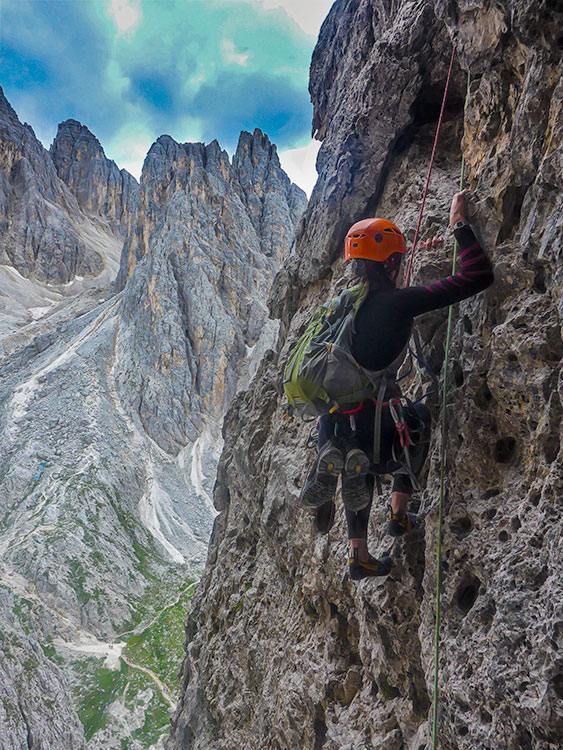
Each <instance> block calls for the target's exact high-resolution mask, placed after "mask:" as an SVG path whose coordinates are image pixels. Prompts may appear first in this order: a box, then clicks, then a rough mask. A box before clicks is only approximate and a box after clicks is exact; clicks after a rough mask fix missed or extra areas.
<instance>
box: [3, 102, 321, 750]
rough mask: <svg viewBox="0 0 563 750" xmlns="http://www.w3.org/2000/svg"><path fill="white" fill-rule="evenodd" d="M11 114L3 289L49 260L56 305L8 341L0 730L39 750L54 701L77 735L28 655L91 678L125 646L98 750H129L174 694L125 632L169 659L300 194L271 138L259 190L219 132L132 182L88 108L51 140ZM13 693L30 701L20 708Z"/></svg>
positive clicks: (40, 666)
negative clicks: (133, 667) (95, 253)
mask: <svg viewBox="0 0 563 750" xmlns="http://www.w3.org/2000/svg"><path fill="white" fill-rule="evenodd" d="M2 111H3V112H4V115H2V114H0V118H1V117H2V116H3V117H4V120H5V121H6V122H7V123H8V125H7V126H6V129H8V127H9V129H10V133H11V134H12V135H11V136H10V138H7V137H6V138H4V137H3V136H2V143H1V148H0V170H1V172H0V191H3V192H2V200H1V201H0V211H3V212H5V213H4V214H3V215H2V222H3V225H4V226H6V227H8V232H7V234H8V235H9V240H10V242H7V243H6V244H5V246H4V245H3V246H2V247H3V248H4V247H5V252H6V253H10V255H9V256H8V255H7V256H6V257H7V261H8V262H7V266H6V268H4V267H2V268H0V282H2V280H3V278H4V277H3V276H2V274H5V280H6V281H7V286H8V287H9V288H10V289H12V288H14V287H15V282H14V277H16V276H17V278H18V279H20V281H21V282H22V283H23V282H28V281H29V282H30V283H31V281H32V280H33V274H35V275H38V273H39V271H40V270H41V269H42V268H43V263H44V262H45V263H47V262H48V270H49V273H50V276H49V277H48V278H49V280H52V281H54V282H55V284H56V285H55V284H53V286H52V288H51V287H49V291H52V296H53V297H54V300H55V301H54V306H53V309H51V305H50V303H51V298H48V299H47V300H46V299H45V298H44V297H43V298H41V297H40V301H39V302H35V303H29V308H31V309H28V310H27V311H24V314H25V317H24V315H23V314H22V317H24V319H23V321H22V322H23V323H24V324H25V325H22V324H21V323H20V324H19V326H14V328H17V330H15V331H12V332H10V333H8V335H6V336H5V337H3V338H0V371H1V373H2V377H1V378H0V403H2V405H3V408H2V409H1V410H0V464H1V466H2V470H1V471H0V518H2V519H3V520H2V529H1V531H2V539H3V547H2V550H0V566H1V567H2V571H1V572H2V579H3V581H4V582H6V583H5V585H6V586H8V587H9V588H10V592H8V593H9V596H4V597H2V596H0V629H1V630H2V632H8V633H9V635H10V638H11V637H12V636H13V637H14V638H18V640H21V642H22V644H23V645H22V647H21V648H20V647H18V648H17V649H14V648H12V649H11V650H10V653H11V654H16V655H17V659H16V660H15V661H14V660H13V659H12V656H10V655H9V654H8V653H7V651H6V650H5V648H4V647H5V646H6V640H4V641H1V639H0V652H1V653H0V662H2V664H3V665H4V666H5V668H3V669H2V670H1V677H2V679H1V680H0V683H2V684H0V694H1V695H0V734H1V735H2V736H3V737H4V736H7V737H8V739H7V742H8V745H7V747H9V748H19V747H20V746H21V745H22V743H23V744H25V737H26V728H27V732H28V737H29V736H32V735H33V737H34V742H35V740H36V738H38V737H39V736H40V733H41V736H43V737H44V738H45V740H44V742H43V741H41V742H40V741H39V740H37V742H35V744H38V747H39V745H41V747H43V746H45V747H47V746H49V747H51V746H53V747H54V745H53V742H51V739H50V737H51V733H50V729H52V727H53V726H55V729H58V725H56V724H55V725H53V721H52V720H51V716H52V713H54V712H55V711H57V712H58V713H59V714H60V716H61V722H62V723H63V724H64V725H65V726H67V727H68V732H67V734H68V736H67V737H66V738H61V739H60V742H59V745H57V747H60V748H61V750H63V748H70V747H72V748H79V747H83V744H84V743H83V740H82V738H81V737H80V736H79V735H80V733H81V727H80V725H79V722H78V717H77V716H76V711H75V705H73V703H72V700H71V696H70V690H69V689H68V690H67V689H66V688H65V687H64V686H63V687H62V688H61V690H60V692H61V695H60V698H61V700H60V701H54V702H53V703H52V706H50V707H49V710H46V709H45V707H44V706H43V702H42V701H41V700H39V698H37V696H38V695H39V692H40V687H41V685H43V686H45V685H47V687H48V688H49V690H50V689H51V688H50V686H51V685H52V684H53V685H57V684H58V683H59V682H64V680H63V678H62V674H61V672H60V670H58V668H54V667H53V663H52V661H51V660H50V658H49V656H47V655H46V656H45V657H44V658H43V651H42V650H41V648H40V646H39V645H38V644H39V643H41V644H42V645H46V644H49V645H48V648H47V649H46V651H47V653H48V654H51V652H52V649H53V645H52V643H51V639H52V641H53V643H54V644H55V647H56V648H57V651H58V652H60V653H62V654H63V655H64V658H65V659H66V663H65V666H64V671H65V673H66V674H67V676H70V678H71V679H72V681H73V683H74V684H78V685H79V686H81V687H82V688H88V685H90V684H91V680H94V681H95V680H96V678H97V676H98V672H99V671H100V670H99V668H100V669H101V670H102V672H104V670H105V671H107V665H106V666H103V665H104V660H105V657H106V656H107V657H108V659H110V657H113V658H112V659H111V665H112V666H111V669H112V670H114V671H113V672H112V675H111V678H112V684H114V683H113V679H114V678H117V679H118V680H119V681H120V682H119V685H118V686H116V687H115V691H114V689H113V688H112V691H111V695H107V696H106V695H105V692H104V691H101V692H102V693H103V694H102V695H100V691H99V690H97V689H96V690H95V691H94V692H93V695H94V693H95V696H96V697H95V699H93V700H95V701H96V705H98V702H97V701H98V700H100V701H101V702H102V703H101V708H100V711H101V712H102V713H103V714H104V715H103V719H102V720H101V721H100V722H99V723H100V727H101V728H100V727H98V726H96V728H95V729H96V732H95V737H94V738H92V740H91V741H90V740H89V744H91V745H92V747H94V746H96V747H107V748H109V747H111V748H113V747H121V746H122V745H123V746H124V745H126V744H128V743H129V741H130V739H131V727H132V726H142V725H143V723H144V722H145V718H146V724H147V727H150V728H151V732H154V736H155V738H156V737H157V736H158V735H159V734H161V733H162V731H163V730H162V726H163V724H162V723H160V724H159V725H158V727H157V726H156V722H157V721H159V720H160V719H158V720H157V719H155V718H154V716H156V715H158V716H160V715H161V714H160V712H161V708H162V706H161V702H162V701H161V699H162V695H161V691H162V688H156V687H155V685H156V683H155V682H153V680H152V679H151V678H150V677H149V676H148V675H147V674H145V675H144V676H143V680H142V685H140V684H136V683H135V684H134V682H135V681H134V680H131V679H130V677H131V675H130V673H129V674H128V675H127V677H126V679H125V672H124V671H123V668H122V670H121V672H120V670H119V666H120V654H121V648H122V646H123V643H121V642H118V641H121V640H123V641H129V639H132V641H131V643H133V644H134V642H135V639H136V635H135V634H136V633H142V632H144V631H145V630H146V631H148V632H149V634H150V635H151V638H152V634H153V633H154V634H155V635H157V637H158V639H164V642H165V648H163V652H165V653H167V654H173V653H174V647H176V648H177V649H178V652H179V642H178V639H177V638H176V641H175V643H174V639H173V636H170V635H169V634H168V632H166V628H165V629H164V631H163V629H162V621H160V620H159V615H160V612H161V610H162V611H166V613H168V611H169V609H170V607H172V608H174V607H175V606H176V604H175V603H176V602H177V601H178V596H179V592H180V591H184V590H185V588H186V583H187V581H188V580H189V579H190V578H193V576H194V575H195V574H196V573H197V571H198V570H200V569H201V565H202V564H203V560H204V558H205V554H206V548H207V542H208V539H209V535H210V532H211V525H212V522H213V517H214V510H213V507H212V503H211V493H212V487H213V483H214V481H215V475H216V464H217V460H218V455H219V451H220V448H221V444H222V439H221V425H222V419H223V415H224V412H225V410H226V408H227V407H228V405H229V403H230V402H231V401H232V399H233V397H234V395H235V394H236V392H237V390H239V389H240V388H242V387H244V386H246V385H247V384H248V383H249V382H250V380H251V378H252V377H253V375H254V373H255V372H256V369H257V366H258V362H259V361H260V358H261V357H262V355H263V353H264V351H266V350H270V349H272V348H273V347H274V346H275V342H276V336H277V333H278V324H277V322H276V321H274V320H270V319H269V316H268V311H267V307H266V299H267V296H268V292H269V289H270V286H271V284H272V280H273V278H274V275H275V273H276V271H277V270H278V268H279V265H280V259H281V258H282V257H284V256H285V255H287V254H289V251H290V247H291V243H292V240H293V232H294V229H295V225H296V222H297V221H298V220H299V218H300V214H301V212H302V211H303V210H304V208H305V205H306V199H305V196H304V194H302V193H301V191H299V189H298V188H296V187H295V186H292V185H291V183H290V181H289V178H288V177H287V176H286V175H285V174H284V173H283V172H282V171H281V169H280V168H279V164H278V163H277V160H276V159H274V158H271V154H272V153H273V151H272V148H271V145H267V143H266V141H264V137H263V136H262V135H261V136H260V138H259V140H260V142H261V143H262V142H263V143H264V144H266V145H265V147H264V148H262V147H261V146H260V145H259V143H258V142H257V143H256V144H255V146H253V147H252V148H253V149H254V151H255V153H256V155H257V161H256V164H255V165H254V167H252V168H253V169H255V170H256V172H255V177H254V178H252V179H254V180H255V189H254V193H253V189H252V185H251V182H252V179H250V178H249V179H247V180H246V182H245V186H244V189H243V184H242V182H241V180H242V178H243V176H244V175H245V170H247V169H248V174H249V175H250V168H251V165H250V164H248V165H246V164H243V163H241V164H239V167H238V171H237V170H236V169H235V168H234V167H233V164H232V163H231V160H230V159H229V156H228V154H227V152H226V151H224V150H223V149H221V147H220V145H219V143H218V142H217V141H213V142H212V143H210V144H207V145H206V144H197V143H196V144H179V143H177V142H176V141H174V139H173V138H171V137H170V136H168V135H163V136H161V137H160V138H158V139H157V141H156V142H155V143H154V144H153V145H152V147H151V149H150V151H149V153H148V155H147V159H146V161H145V165H144V169H143V178H142V180H141V185H137V183H136V182H135V181H134V180H133V178H132V177H131V176H130V175H127V173H126V172H125V171H124V170H121V171H120V170H119V169H118V168H117V166H116V165H115V164H114V162H112V161H111V160H109V159H107V158H106V156H105V154H104V151H103V148H102V147H101V144H100V142H99V141H98V139H97V138H96V137H95V136H94V135H93V134H92V132H91V131H90V130H89V129H88V128H87V127H86V126H84V125H83V124H81V123H80V122H78V121H77V120H75V119H70V120H66V121H65V122H63V123H61V125H60V126H59V129H58V132H57V136H56V138H55V140H54V142H53V145H52V147H51V150H50V152H48V151H46V150H45V149H44V148H43V147H42V146H41V144H40V143H39V142H38V141H37V139H36V138H35V137H34V136H33V134H32V132H31V131H30V130H27V129H25V128H24V126H22V125H21V123H19V121H18V119H17V116H16V114H15V113H14V112H13V110H11V109H9V107H8V105H7V104H5V103H4V105H3V110H2ZM3 132H4V131H2V133H3ZM250 139H251V140H252V136H250ZM251 140H250V141H248V143H249V147H250V146H251ZM268 143H269V142H268ZM253 196H254V197H253ZM4 197H6V200H4ZM30 206H31V207H32V208H37V215H35V214H34V213H33V211H29V210H28V209H29V207H30ZM250 206H252V210H251V209H250ZM41 212H42V213H41ZM257 217H258V218H259V220H257ZM25 219H27V220H28V224H27V225H26V224H25V221H24V220H25ZM16 226H17V227H18V232H15V229H14V228H15V227H16ZM40 229H41V230H43V231H40ZM271 233H273V234H275V236H276V242H277V243H278V244H277V245H274V244H273V242H272V239H271V237H270V234H271ZM123 238H125V242H123ZM4 240H5V237H4V235H2V242H4ZM45 240H47V241H45ZM55 241H56V243H57V244H55ZM80 242H82V245H81V244H80ZM26 243H27V244H26ZM112 243H113V244H112ZM110 246H111V248H112V251H115V250H116V251H117V252H116V255H115V256H114V257H115V258H116V259H118V258H119V252H120V251H121V250H122V248H123V252H122V255H121V268H122V280H123V284H122V286H121V288H120V291H121V293H120V294H112V293H111V292H112V291H113V289H112V288H111V287H110V283H109V279H108V278H107V272H108V271H111V272H112V274H111V278H112V279H113V278H115V273H116V266H113V267H112V266H111V265H110V264H109V263H108V257H107V252H108V247H110ZM81 247H83V248H85V251H90V250H92V249H95V250H96V249H97V250H99V251H100V253H99V257H100V261H101V262H103V263H105V264H106V268H105V270H104V273H105V274H106V276H105V277H104V279H102V276H103V274H100V275H99V276H96V277H95V278H86V279H82V278H78V279H77V278H76V274H80V271H83V269H84V266H83V265H82V264H81V263H80V262H79V260H80V257H81V256H80V248H81ZM58 248H60V252H61V253H63V252H64V253H67V255H68V260H67V255H62V261H61V257H60V256H59V255H58V254H57V253H58V252H59V250H58ZM102 252H103V253H104V256H103V257H102ZM34 253H35V254H34ZM20 256H21V259H20ZM24 261H25V262H27V263H28V264H29V275H30V276H31V280H30V279H23V280H22V279H21V278H20V277H19V275H17V274H16V271H15V268H16V263H17V264H18V265H17V267H18V268H21V269H22V270H24V271H25V272H26V273H27V272H28V271H27V270H26V267H25V266H24ZM34 263H35V265H34ZM66 264H68V267H67V265H66ZM61 266H62V268H61ZM94 270H95V269H94ZM82 275H83V274H80V276H82ZM84 275H85V274H84ZM92 276H94V273H93V274H92ZM42 278H43V277H42ZM102 280H103V281H104V283H100V284H99V286H94V282H96V283H97V282H101V281H102ZM69 282H70V283H69ZM89 283H92V286H87V284H89ZM63 284H64V286H63ZM37 286H38V288H39V294H42V293H44V290H45V288H46V285H44V284H42V283H40V282H37ZM76 286H77V287H78V288H79V289H82V291H83V292H84V293H83V294H81V293H80V292H78V293H75V292H74V291H72V290H74V288H75V287H76ZM15 288H16V292H17V291H19V287H15ZM3 291H4V287H3V286H1V285H0V304H4V302H3V300H4V297H3ZM0 593H1V592H0ZM182 596H184V598H186V597H187V594H185V592H184V593H183V594H182ZM30 597H33V598H32V599H30ZM22 601H23V607H24V609H25V614H26V618H27V619H23V618H22V622H21V624H20V623H19V621H18V617H19V615H18V614H17V612H16V613H15V614H14V612H15V611H16V610H18V611H19V610H21V607H22ZM28 605H29V606H28ZM18 608H19V609H18ZM12 610H13V611H12ZM28 610H29V617H28ZM178 615H179V617H180V618H181V619H183V612H182V611H179V612H178ZM166 616H167V617H168V614H167V615H166ZM14 620H15V621H16V622H15V625H14V627H12V622H13V621H14ZM30 623H31V624H30ZM16 626H17V627H16ZM55 628H56V633H55ZM30 630H31V631H32V633H33V635H29V637H27V634H28V633H29V632H30ZM169 647H170V648H169ZM91 648H93V651H90V649H91ZM32 652H33V653H35V652H38V653H37V655H38V658H33V661H32V660H31V656H29V658H28V654H31V653H32ZM126 658H127V659H128V660H130V659H131V654H129V653H128V652H127V657H126ZM169 658H170V659H171V660H174V658H178V659H179V658H180V656H179V653H178V656H177V657H174V656H169ZM77 660H78V661H79V662H80V663H79V664H78V666H77ZM22 663H23V664H28V666H27V667H25V669H24V667H23V666H22ZM127 663H129V661H128V662H127ZM116 666H117V669H114V668H115V667H116ZM121 666H122V667H123V665H122V664H121ZM147 666H148V667H149V668H150V669H158V667H156V666H155V665H154V664H147ZM25 670H27V671H28V672H33V673H32V674H29V675H27V674H26V673H25ZM175 671H176V670H175V667H173V668H172V670H171V672H170V674H171V675H173V674H175ZM145 673H146V669H145ZM21 674H25V676H26V679H25V684H21V683H20V682H19V680H20V675H21ZM102 677H103V675H102ZM121 677H123V678H124V679H123V682H121ZM103 679H104V680H105V678H104V677H103ZM170 680H171V682H170V681H169V682H168V683H167V685H169V688H168V689H169V690H170V692H171V694H173V693H174V689H175V682H174V677H173V676H172V677H171V678H170ZM93 687H96V686H95V685H94V684H93V683H92V688H93ZM12 688H13V689H12ZM53 689H55V688H53ZM56 689H57V690H58V688H56ZM65 690H66V692H65ZM6 695H7V697H8V698H9V699H10V700H12V696H14V697H15V698H19V699H20V704H19V705H18V703H17V700H15V701H14V705H13V710H12V707H11V708H10V712H11V713H10V715H9V716H7V714H6V712H4V713H3V712H2V706H3V705H4V707H5V706H6V702H5V701H4V704H3V703H2V696H6ZM141 698H142V700H141ZM110 704H111V705H110ZM168 707H169V701H165V705H164V713H165V718H166V711H167V710H168ZM155 711H156V713H155ZM96 723H98V719H96ZM165 723H166V722H165ZM6 724H9V727H8V729H7V730H6ZM153 725H154V726H153ZM30 727H32V729H31V730H30ZM143 731H144V730H143ZM71 735H72V736H71ZM147 736H148V735H147ZM151 736H152V735H151ZM20 738H22V739H21V741H20ZM143 742H144V740H143ZM137 744H138V746H139V747H145V744H142V743H140V744H139V743H136V744H135V746H137ZM150 744H151V747H156V745H154V744H153V743H152V742H151V743H150ZM147 746H148V745H147ZM159 746H160V745H159Z"/></svg>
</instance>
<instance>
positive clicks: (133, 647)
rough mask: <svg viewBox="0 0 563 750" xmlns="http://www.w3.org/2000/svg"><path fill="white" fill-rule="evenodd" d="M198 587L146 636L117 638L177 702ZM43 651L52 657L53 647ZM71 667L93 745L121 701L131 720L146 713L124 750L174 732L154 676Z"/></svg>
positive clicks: (96, 664) (98, 663)
mask: <svg viewBox="0 0 563 750" xmlns="http://www.w3.org/2000/svg"><path fill="white" fill-rule="evenodd" d="M194 585H195V584H194V583H189V584H187V585H186V586H185V587H184V589H183V590H182V591H181V592H180V595H179V597H178V601H177V602H175V603H174V604H172V605H170V606H169V607H165V608H164V609H163V610H162V612H161V613H160V614H158V615H157V616H156V617H155V619H154V621H153V622H150V624H148V626H147V627H146V628H145V629H144V630H143V631H142V632H141V633H139V634H135V635H130V636H129V637H127V634H126V633H124V635H123V636H122V637H121V638H119V636H118V638H117V639H118V640H125V641H126V646H125V648H124V651H123V655H124V656H125V657H127V658H128V659H129V660H130V661H131V662H133V663H134V664H136V665H139V666H142V667H145V668H147V669H150V670H151V671H152V672H154V674H155V675H156V676H157V677H159V678H160V680H161V681H162V682H163V684H164V685H165V686H166V688H167V690H168V692H169V693H170V695H171V696H174V695H176V693H177V688H178V686H177V678H176V672H177V670H178V665H179V663H180V661H181V659H182V654H183V651H182V648H183V643H184V619H185V616H186V612H187V609H188V607H189V601H190V598H191V596H192V594H193V590H194ZM153 606H154V603H153ZM153 611H154V610H153ZM43 648H44V650H45V649H47V650H48V651H49V653H48V655H50V645H49V644H47V646H44V647H43ZM51 648H52V646H51ZM46 653H47V651H46ZM70 666H71V668H72V671H73V672H74V677H75V679H74V680H73V682H74V685H75V687H74V693H75V700H76V704H77V706H78V715H79V717H80V721H81V722H82V725H83V726H84V733H85V736H86V740H87V741H89V740H90V739H91V738H92V737H93V736H94V735H95V734H96V732H99V731H100V730H101V729H103V728H104V727H106V726H108V724H109V723H110V722H111V715H110V713H109V711H108V708H109V706H110V705H111V704H112V703H114V702H115V701H119V702H120V703H121V704H122V706H123V708H124V709H125V710H127V711H129V712H131V714H133V712H134V711H135V710H137V711H138V709H139V708H140V707H142V709H143V712H144V717H143V725H142V726H140V727H139V726H137V727H136V728H133V729H132V731H131V736H130V737H127V738H123V739H121V740H120V742H121V745H120V746H121V750H129V748H132V747H133V746H136V747H138V745H139V743H140V744H141V746H142V747H146V748H148V747H150V746H151V745H154V744H155V743H156V742H157V741H158V739H159V738H160V737H162V735H163V734H165V733H166V732H167V731H168V727H169V723H170V712H171V709H170V706H169V704H168V702H167V701H166V699H165V698H164V697H163V696H162V695H161V693H160V690H159V688H158V686H157V684H156V683H155V681H154V680H153V679H152V678H151V677H150V675H147V674H145V673H144V672H142V671H140V670H139V669H135V667H130V666H128V665H127V664H125V662H123V661H122V662H121V665H120V668H119V669H116V670H111V669H108V668H107V667H105V666H104V661H103V660H102V659H95V658H88V659H85V660H81V661H73V662H72V663H71V665H70ZM132 726H134V724H133V725H132Z"/></svg>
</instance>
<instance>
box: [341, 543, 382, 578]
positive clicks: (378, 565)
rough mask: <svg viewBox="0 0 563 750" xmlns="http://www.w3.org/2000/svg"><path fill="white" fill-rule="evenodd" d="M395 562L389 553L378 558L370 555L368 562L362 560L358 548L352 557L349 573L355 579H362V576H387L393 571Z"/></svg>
mask: <svg viewBox="0 0 563 750" xmlns="http://www.w3.org/2000/svg"><path fill="white" fill-rule="evenodd" d="M392 565H393V562H392V560H391V558H390V557H388V556H387V555H386V556H385V557H382V558H381V560H378V559H377V558H376V557H372V556H371V555H370V556H369V559H368V561H367V562H362V561H361V560H360V556H359V553H358V550H357V548H356V549H354V554H353V556H352V557H351V558H350V568H349V574H350V578H351V579H352V580H353V581H361V580H362V578H369V577H373V576H386V575H388V574H389V572H390V571H391V567H392Z"/></svg>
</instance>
